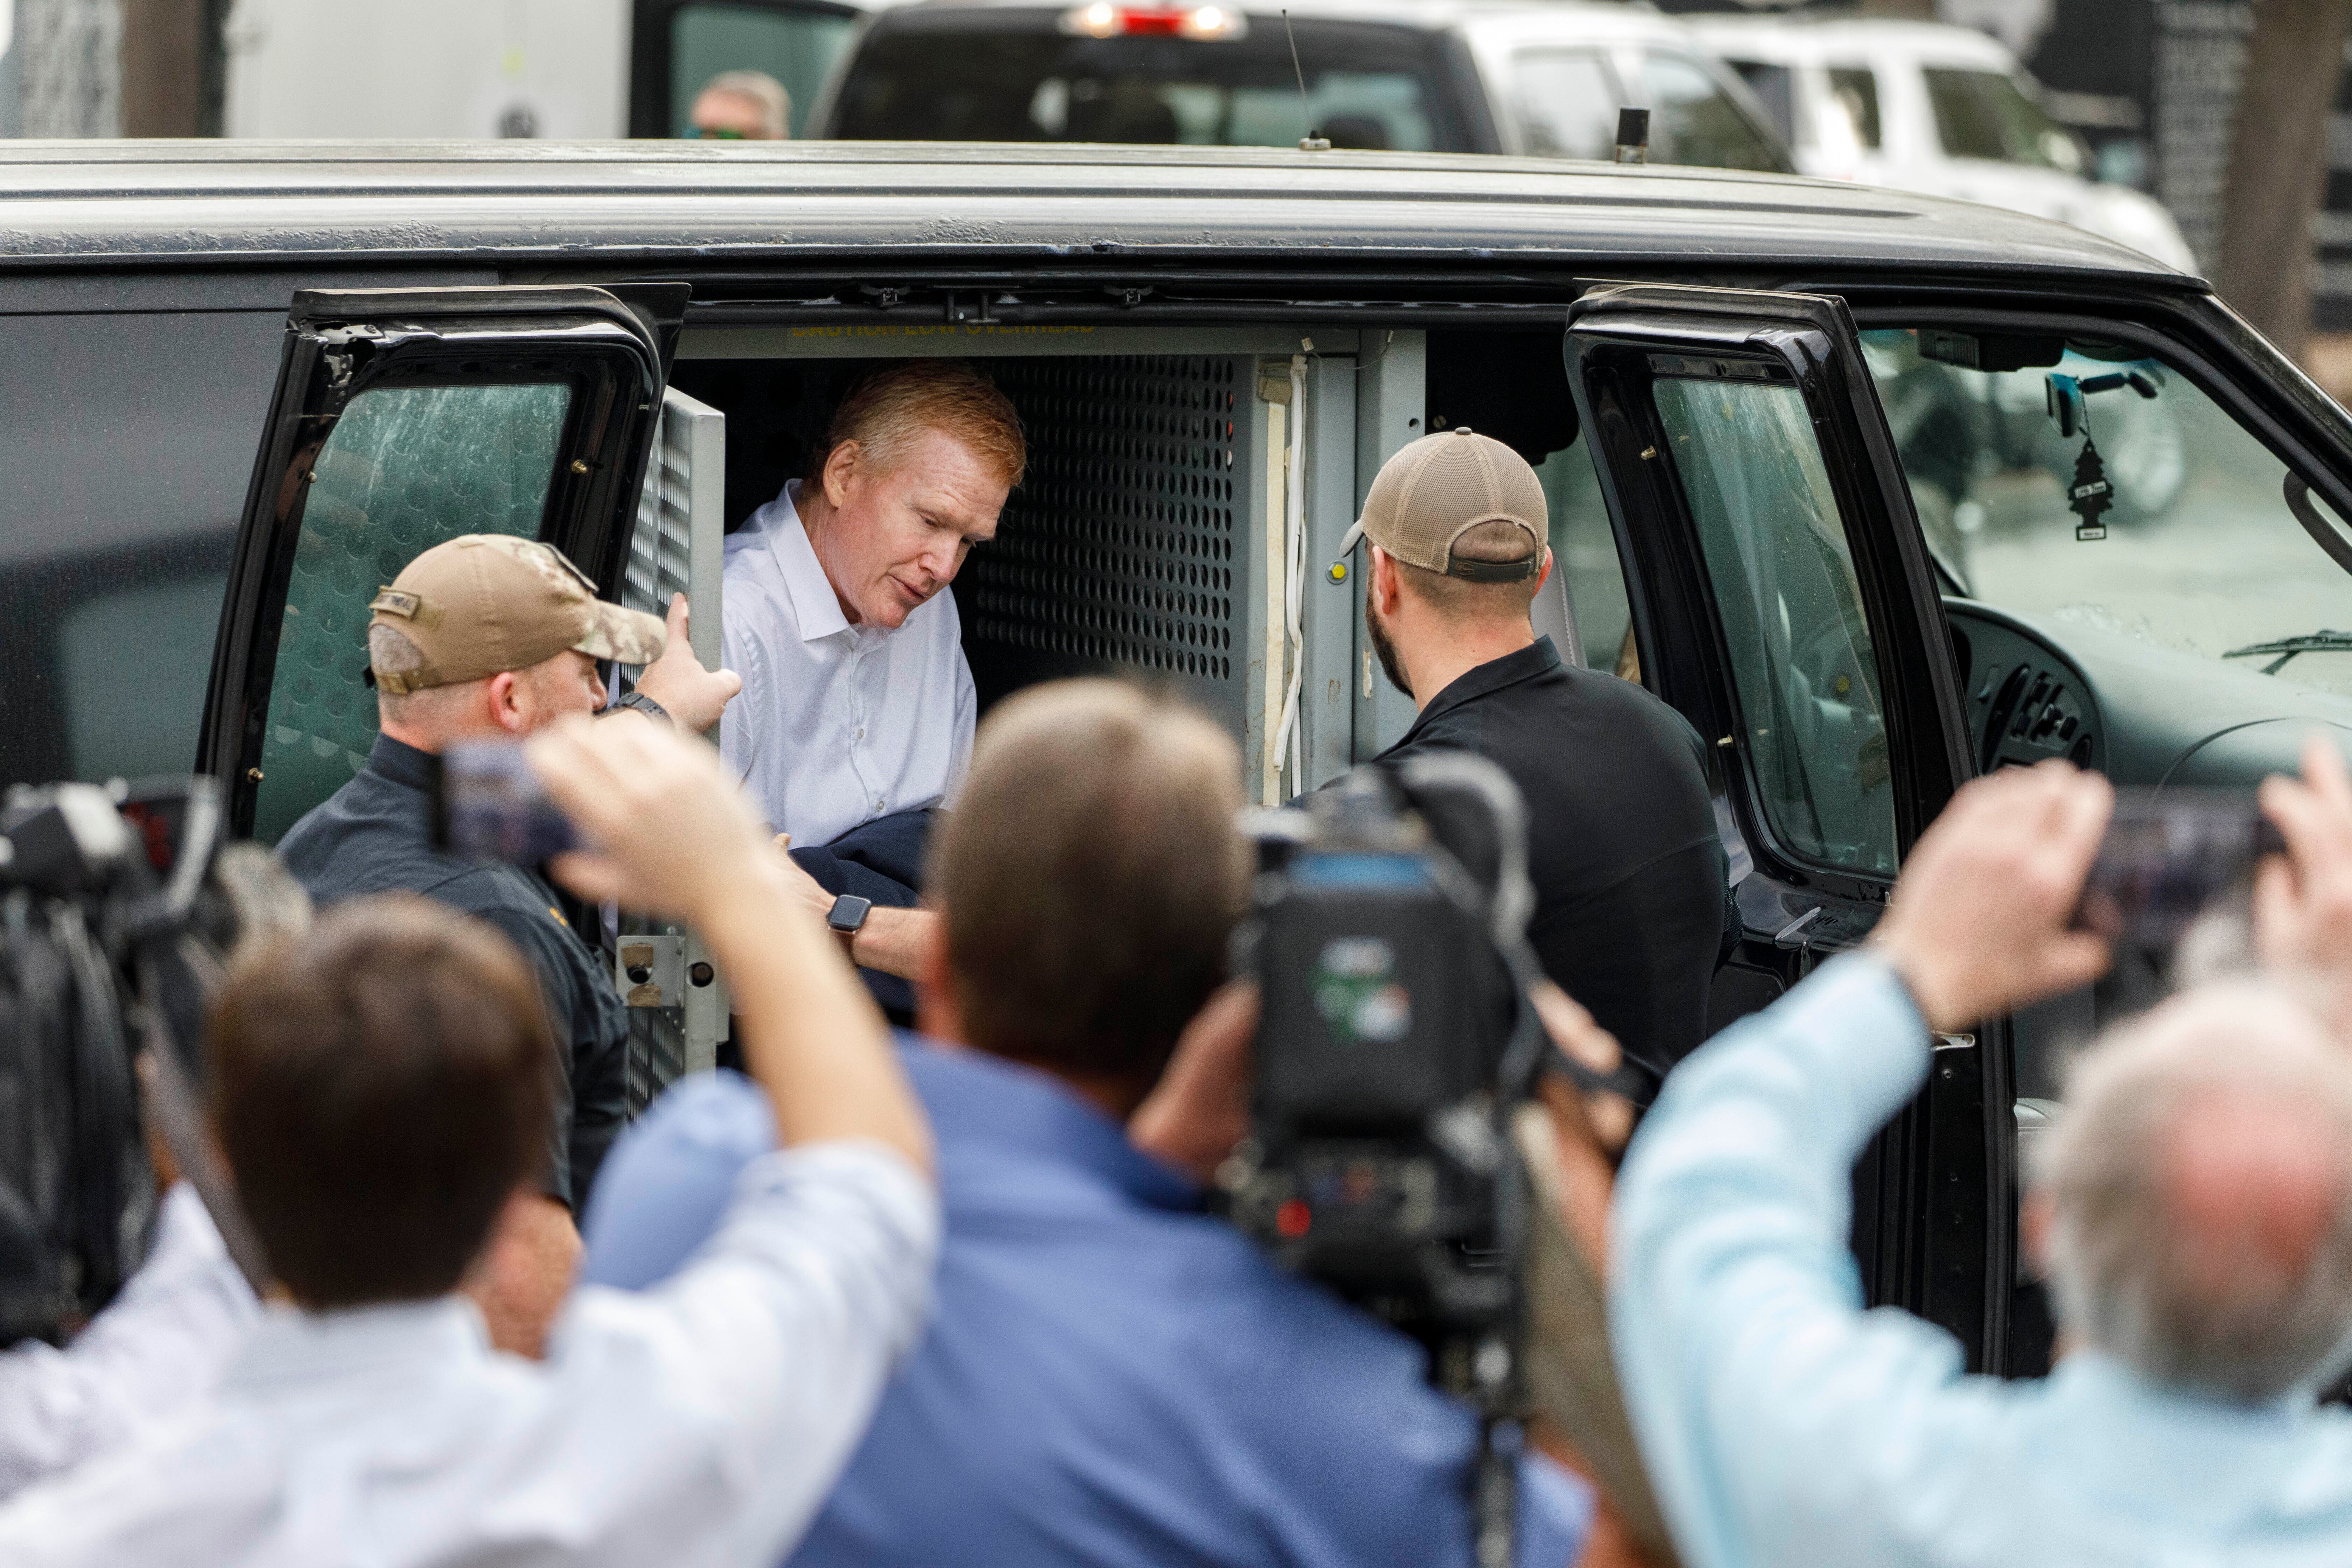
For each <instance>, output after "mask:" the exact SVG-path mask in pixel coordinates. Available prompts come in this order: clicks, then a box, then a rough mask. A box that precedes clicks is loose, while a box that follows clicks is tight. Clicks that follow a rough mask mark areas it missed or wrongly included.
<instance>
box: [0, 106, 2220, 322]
mask: <svg viewBox="0 0 2352 1568" xmlns="http://www.w3.org/2000/svg"><path fill="white" fill-rule="evenodd" d="M848 250H855V251H856V253H857V254H858V256H859V258H861V260H863V259H865V258H871V259H872V260H874V261H876V262H887V261H890V260H898V261H905V262H910V263H919V262H924V261H942V262H945V261H952V260H970V259H974V258H986V259H987V260H989V261H991V262H999V261H1002V262H1006V263H1027V262H1032V261H1038V260H1047V261H1062V262H1068V261H1072V260H1078V259H1084V258H1103V257H1113V258H1118V257H1123V258H1129V259H1150V260H1154V261H1176V260H1186V259H1195V258H1215V259H1216V260H1218V261H1219V263H1220V264H1221V265H1232V264H1236V263H1238V264H1241V265H1254V264H1264V265H1266V266H1269V267H1272V266H1280V265H1282V264H1284V263H1285V262H1288V263H1291V264H1293V265H1295V264H1296V263H1297V261H1298V260H1300V259H1309V260H1312V261H1314V262H1315V263H1317V264H1318V265H1321V264H1325V263H1337V262H1342V261H1378V262H1383V263H1387V264H1389V265H1391V266H1392V265H1395V264H1398V263H1406V264H1411V263H1416V262H1426V263H1432V264H1435V263H1441V262H1442V263H1444V264H1445V265H1448V266H1450V267H1457V268H1458V267H1459V266H1461V265H1463V264H1464V263H1465V262H1466V263H1471V264H1486V263H1497V262H1499V263H1502V264H1505V265H1543V266H1557V265H1563V264H1565V265H1573V266H1586V265H1590V266H1595V267H1606V266H1612V265H1619V266H1622V265H1628V264H1631V263H1633V262H1635V261H1640V262H1643V263H1646V264H1664V265H1673V266H1681V267H1685V268H1688V267H1694V266H1696V267H1699V268H1706V267H1709V266H1718V265H1720V266H1737V267H1748V266H1759V265H1768V266H1775V267H1784V268H1798V269H1803V268H1814V267H1820V266H1823V265H1835V266H1837V267H1838V268H1841V269H1844V270H1852V269H1853V268H1872V269H1874V268H1880V267H1899V268H1910V269H1915V270H1916V269H1918V268H1929V269H1933V270H1937V271H1958V272H1978V273H1982V272H2009V271H2032V272H2035V273H2040V274H2044V275H2047V274H2053V273H2057V274H2073V275H2075V276H2097V277H2104V278H2107V279H2116V280H2120V279H2123V278H2126V277H2136V278H2137V279H2143V280H2152V281H2158V282H2164V281H2169V282H2170V283H2171V284H2172V285H2173V286H2175V287H2181V288H2201V287H2202V286H2201V285H2200V284H2197V283H2196V282H2195V281H2194V280H2192V279H2186V278H2183V277H2182V276H2181V275H2179V274H2178V273H2175V272H2172V271H2171V270H2170V269H2169V268H2166V267H2165V266H2164V265H2163V264H2162V263H2160V262H2158V261H2155V260H2153V259H2151V258H2148V257H2146V256H2143V255H2141V254H2139V253H2138V252H2137V251H2134V250H2131V249H2128V248H2126V247H2123V246H2120V245H2117V244H2115V243H2114V242H2112V241H2109V240H2105V239H2101V238H2099V237H2096V236H2094V235H2090V234H2086V233H2084V232H2083V231H2081V230H2079V229H2074V228H2069V227H2065V226H2062V225H2059V224H2055V223H2051V222H2047V221H2044V220H2042V219H2039V218H2032V217H2026V216H2020V215H2017V214H2013V213H2009V212H2004V211H2000V210H1998V209H1995V208H1991V207H1982V206H1975V205H1967V204H1962V203H1958V202H1950V201H1943V200H1939V199H1937V198H1933V197H1927V196H1918V195H1907V194H1903V193H1898V192H1894V191H1885V190H1877V189H1872V188H1868V187H1864V186H1858V185H1853V184H1842V183H1839V182H1834V181H1825V180H1807V179H1800V178H1796V177H1793V176H1787V175H1772V174H1740V173H1734V172H1730V171H1725V170H1712V169H1691V168H1668V167H1659V166H1642V167H1625V166H1619V165H1615V164H1608V163H1572V162H1566V161H1558V160H1549V159H1528V158H1501V157H1492V156H1470V155H1465V154H1451V153H1360V152H1328V153H1300V152H1297V151H1294V150H1291V149H1286V148H1236V147H1098V146H1078V145H1051V146H1047V145H1033V144H1005V145H961V144H959V145H949V144H944V143H936V142H930V143H924V142H915V143H903V142H789V143H759V142H688V141H678V142H520V141H518V142H391V141H386V142H261V141H250V142H219V141H190V142H23V141H19V142H0V269H11V270H13V269H40V270H55V269H58V268H83V267H88V266H91V265H100V266H110V265H121V264H132V265H139V264H154V263H162V262H173V263H177V262H211V263H219V262H233V263H236V264H241V265H253V264H259V263H265V262H269V261H302V262H309V263H314V264H315V263H318V262H321V261H330V260H331V261H363V260H364V261H373V262H384V261H427V260H436V261H444V262H446V261H453V260H455V261H463V262H470V263H474V264H484V263H490V264H498V265H509V266H520V265H531V266H566V267H580V268H603V267H614V266H629V267H635V266H642V265H655V266H665V267H668V266H680V265H686V266H704V267H707V266H709V265H710V264H712V263H719V264H722V265H737V266H740V265H741V264H743V263H746V262H758V261H762V260H764V261H778V260H787V259H792V258H796V257H805V256H811V255H824V256H827V257H837V256H839V255H841V254H842V253H843V252H845V251H848Z"/></svg>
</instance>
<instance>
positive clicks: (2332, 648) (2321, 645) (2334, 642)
mask: <svg viewBox="0 0 2352 1568" xmlns="http://www.w3.org/2000/svg"><path fill="white" fill-rule="evenodd" d="M2265 653H2274V654H2276V655H2278V657H2277V658H2274V659H2273V660H2271V661H2270V663H2268V664H2266V665H2264V666H2263V674H2264V675H2276V674H2277V673H2278V672H2279V671H2280V670H2281V669H2283V668H2285V667H2286V661H2287V660H2288V659H2291V658H2294V656H2295V655H2296V654H2299V653H2352V632H2331V631H2316V632H2305V633H2304V634H2303V636H2301V637H2281V638H2279V640H2278V641H2276V642H2258V643H2248V644H2247V645H2246V646H2245V647H2233V648H2231V650H2230V651H2229V652H2227V653H2225V654H2223V655H2222V656H2221V657H2222V658H2253V657H2255V656H2256V655H2258V654H2265Z"/></svg>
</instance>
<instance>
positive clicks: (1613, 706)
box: [1342, 428, 1730, 1098]
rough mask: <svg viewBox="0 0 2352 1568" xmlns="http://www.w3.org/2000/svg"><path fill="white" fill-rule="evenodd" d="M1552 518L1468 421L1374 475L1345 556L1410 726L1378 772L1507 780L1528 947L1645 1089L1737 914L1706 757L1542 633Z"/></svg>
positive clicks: (1678, 730) (1684, 1029) (1684, 1047)
mask: <svg viewBox="0 0 2352 1568" xmlns="http://www.w3.org/2000/svg"><path fill="white" fill-rule="evenodd" d="M1547 515H1548V514H1547V511H1546V508H1545V503H1544V493H1543V486H1542V484H1541V482H1540V481H1538V479H1537V478H1536V473H1535V470H1534V469H1533V468H1529V467H1528V463H1527V460H1526V459H1525V458H1521V457H1520V456H1519V455H1518V454H1517V452H1514V451H1513V450H1511V448H1510V447H1506V446H1504V445H1503V444H1502V443H1501V442H1500V441H1496V440H1493V439H1491V438H1489V437H1485V436H1480V435H1476V434H1474V433H1473V432H1471V431H1470V430H1467V429H1463V428H1456V429H1454V430H1449V431H1447V432H1445V433H1444V434H1443V435H1438V436H1425V437H1422V438H1421V439H1420V440H1418V441H1415V442H1413V443H1412V445H1410V446H1408V447H1405V448H1404V449H1403V450H1402V451H1401V452H1399V453H1397V455H1396V456H1395V457H1393V458H1390V459H1389V460H1388V462H1387V463H1386V464H1385V465H1383V466H1382V468H1381V471H1380V474H1379V476H1378V477H1377V478H1376V479H1373V481H1372V488H1371V491H1370V494H1369V495H1368V496H1367V497H1366V498H1365V500H1364V514H1363V516H1362V518H1360V520H1359V521H1357V523H1356V526H1355V527H1354V528H1353V529H1351V530H1349V533H1348V537H1347V542H1346V543H1345V545H1344V546H1343V547H1342V548H1343V550H1352V549H1354V548H1355V544H1356V541H1357V540H1358V539H1359V538H1361V539H1364V540H1367V541H1368V542H1370V550H1369V552H1367V553H1368V555H1369V557H1370V559H1369V560H1368V561H1367V562H1366V570H1365V606H1364V620H1365V626H1366V629H1367V630H1368V631H1369V632H1370V637H1371V641H1372V647H1373V650H1374V651H1375V652H1376V653H1378V654H1379V656H1380V660H1381V668H1383V669H1385V670H1386V671H1387V672H1388V678H1389V679H1390V680H1391V682H1392V683H1394V685H1395V686H1396V688H1397V689H1398V690H1400V691H1402V692H1403V693H1404V694H1405V695H1406V696H1408V697H1411V698H1412V700H1414V702H1415V703H1416V704H1418V705H1419V707H1420V709H1421V716H1420V717H1419V718H1417V719H1415V720H1414V721H1413V723H1412V728H1411V729H1409V730H1407V731H1405V733H1404V738H1403V739H1402V740H1401V741H1399V742H1397V743H1396V744H1395V745H1393V746H1391V747H1390V748H1389V749H1388V750H1387V751H1386V752H1382V753H1381V755H1380V756H1379V757H1378V758H1376V759H1374V760H1375V761H1376V762H1378V763H1384V764H1391V763H1402V761H1403V760H1404V759H1405V758H1407V757H1410V756H1412V755H1415V754H1417V753H1419V752H1429V751H1438V750H1452V751H1461V752H1476V753H1477V754H1478V755H1480V756H1483V757H1486V758H1487V759H1489V760H1490V761H1492V762H1494V763H1496V765H1498V766H1499V767H1501V768H1502V769H1503V771H1504V772H1505V773H1508V774H1510V776H1511V779H1512V782H1514V783H1515V784H1517V785H1518V786H1519V793H1520V794H1521V795H1524V796H1526V798H1527V806H1528V874H1529V876H1530V878H1531V879H1533V881H1534V883H1535V889H1536V909H1535V914H1534V916H1533V918H1532V919H1530V920H1529V921H1528V942H1529V943H1530V944H1531V945H1532V946H1533V947H1534V949H1535V952H1536V956H1537V958H1538V960H1539V961H1540V962H1541V963H1542V964H1543V967H1544V972H1545V973H1547V974H1549V975H1550V976H1551V978H1552V979H1553V980H1554V981H1555V982H1557V983H1558V984H1559V986H1560V988H1561V989H1562V990H1564V991H1566V992H1567V993H1568V994H1570V995H1571V996H1573V997H1575V998H1576V999H1577V1000H1578V1001H1579V1002H1580V1003H1582V1004H1583V1005H1585V1006H1586V1007H1587V1008H1589V1009H1590V1010H1591V1013H1592V1016H1593V1017H1594V1018H1595V1019H1596V1020H1597V1021H1598V1022H1599V1023H1600V1024H1601V1026H1602V1027H1604V1028H1606V1029H1608V1030H1609V1031H1610V1032H1611V1033H1612V1034H1614V1035H1615V1036H1616V1037H1617V1038H1618V1041H1619V1042H1620V1043H1621V1044H1622V1046H1623V1047H1624V1049H1625V1054H1626V1057H1627V1058H1628V1059H1630V1060H1631V1061H1632V1062H1633V1064H1634V1065H1635V1066H1636V1067H1637V1068H1639V1069H1640V1070H1641V1071H1642V1073H1643V1076H1645V1077H1646V1078H1648V1079H1649V1080H1650V1084H1651V1089H1652V1090H1653V1091H1654V1089H1655V1086H1656V1082H1657V1080H1658V1079H1663V1078H1664V1076H1665V1073H1666V1070H1667V1069H1668V1068H1671V1067H1673V1066H1674V1064H1675V1063H1676V1062H1677V1061H1680V1060H1681V1059H1682V1058H1684V1057H1685V1056H1687V1055H1689V1054H1690V1052H1691V1051H1692V1050H1693V1049H1695V1048H1696V1047H1697V1045H1698V1044H1699V1041H1700V1040H1701V1039H1702V1038H1703V1037H1704V1036H1705V1034H1706V1003H1707V989H1708V985H1709V984H1710V982H1711V981H1712V980H1713V978H1714V974H1715V969H1716V964H1717V961H1718V960H1719V958H1720V957H1721V954H1722V951H1723V944H1724V939H1725V935H1726V931H1727V920H1728V919H1729V918H1730V917H1729V903H1728V900H1727V898H1726V896H1725V865H1724V853H1723V843H1722V840H1721V839H1720V837H1718V836H1717V832H1716V826H1715V814H1714V810H1713V808H1712V806H1711V805H1709V802H1708V791H1707V784H1706V750H1705V748H1704V746H1703V745H1702V743H1701V742H1700V741H1699V738H1698V734H1697V731H1694V730H1693V729H1692V728H1691V727H1690V724H1689V723H1688V721H1685V719H1684V718H1683V716H1682V715H1681V714H1679V713H1677V712H1675V710H1673V709H1671V708H1669V707H1667V706H1666V705H1665V704H1664V702H1662V701H1660V700H1658V699H1657V698H1655V697H1653V696H1652V695H1651V694H1650V693H1649V692H1648V691H1646V690H1644V689H1643V688H1641V687H1640V686H1637V685H1635V684H1633V682H1631V681H1627V680H1621V679H1618V678H1617V677H1615V676H1613V675H1603V674H1601V673H1600V672H1598V671H1595V670H1589V669H1576V668H1570V667H1569V666H1567V665H1565V664H1563V663H1562V662H1561V660H1560V657H1559V651H1558V650H1557V649H1556V648H1554V647H1552V644H1551V640H1550V639H1549V637H1537V636H1536V634H1535V628H1534V627H1533V626H1532V625H1531V624H1530V623H1529V619H1528V606H1529V605H1530V604H1531V603H1532V602H1533V600H1534V598H1535V593H1536V589H1537V588H1538V586H1539V585H1540V584H1542V582H1543V579H1544V577H1545V575H1546V574H1547V573H1548V572H1549V567H1550V552H1549V550H1548V549H1547V548H1546V546H1545V542H1544V541H1545V538H1546V536H1547V535H1548V533H1549V528H1548V527H1547ZM1645 1098H1646V1097H1645Z"/></svg>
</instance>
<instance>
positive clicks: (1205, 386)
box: [956, 354, 1254, 734]
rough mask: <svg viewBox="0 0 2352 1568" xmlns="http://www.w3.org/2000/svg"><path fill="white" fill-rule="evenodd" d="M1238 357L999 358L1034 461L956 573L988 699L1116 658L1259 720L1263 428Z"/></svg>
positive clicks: (969, 650) (1218, 711)
mask: <svg viewBox="0 0 2352 1568" xmlns="http://www.w3.org/2000/svg"><path fill="white" fill-rule="evenodd" d="M1253 364H1254V361H1253V359H1252V358H1251V357H1250V356H1247V355H1240V354H1119V355H1104V356H1087V357H1083V358H1080V357H1068V358H1062V357H1050V358H1048V357H1040V358H1024V359H1000V360H993V361H991V362H989V370H990V373H991V374H992V375H993V376H994V378H995V380H996V384H997V385H998V386H999V387H1001V388H1002V389H1003V392H1004V394H1005V395H1006V396H1007V397H1009V398H1011V399H1012V401H1013V406H1014V407H1015V408H1017V409H1018V410H1019V411H1020V414H1021V423H1022V426H1023V428H1024V430H1025V431H1026V433H1027V436H1028V440H1029V474H1028V478H1027V479H1025V480H1024V482H1023V483H1022V486H1021V488H1020V489H1019V490H1018V491H1017V492H1016V493H1015V494H1014V496H1013V500H1012V502H1011V503H1010V504H1009V505H1008V506H1007V507H1006V508H1005V511H1004V516H1003V520H1002V521H1001V523H1000V525H999V527H998V530H997V535H996V540H995V542H993V543H992V544H990V545H989V546H987V547H986V548H985V549H982V550H979V551H975V552H973V554H972V557H971V562H970V563H969V564H968V565H967V566H966V567H965V569H964V572H963V574H962V575H961V577H960V578H959V580H958V581H957V583H956V599H957V603H958V605H959V606H960V607H961V611H962V615H963V618H964V647H965V651H966V654H967V655H968V657H969V658H971V666H972V676H973V679H974V680H975V681H976V682H977V683H978V684H979V686H980V689H981V700H982V703H983V704H985V703H987V702H990V701H992V700H995V699H996V698H997V697H1000V696H1003V695H1004V694H1005V693H1007V692H1009V691H1011V690H1013V689H1016V688H1018V687H1021V686H1024V685H1026V684H1028V683H1030V682H1032V681H1035V680H1044V679H1053V678H1055V677H1056V676H1066V675H1076V674H1086V673H1098V672H1105V671H1114V672H1118V673H1128V674H1136V675H1141V676H1144V677H1147V678H1151V679H1162V680H1168V681H1171V682H1173V683H1175V684H1177V685H1179V686H1181V688H1182V689H1184V691H1185V693H1186V695H1187V696H1189V697H1190V698H1191V699H1192V700H1193V701H1195V702H1197V703H1198V704H1200V705H1201V706H1202V708H1203V709H1205V710H1208V711H1209V712H1210V713H1212V714H1213V715H1214V716H1216V717H1218V718H1219V719H1222V720H1223V721H1226V722H1228V723H1230V724H1231V725H1232V726H1233V727H1234V731H1235V732H1236V733H1237V734H1238V733H1239V732H1240V731H1242V729H1243V727H1244V723H1245V722H1246V721H1247V720H1248V718H1249V717H1250V715H1249V712H1248V708H1249V692H1248V684H1249V683H1248V680H1247V679H1246V678H1247V673H1248V669H1249V665H1250V658H1251V652H1250V648H1251V645H1250V642H1249V631H1248V628H1249V626H1250V624H1251V623H1250V615H1249V607H1248V598H1247V584H1248V583H1249V581H1250V574H1249V571H1248V564H1247V563H1248V560H1249V555H1248V552H1249V545H1250V538H1251V531H1250V530H1251V523H1250V510H1249V509H1250V499H1251V490H1250V484H1251V475H1252V472H1253V468H1252V463H1251V458H1250V448H1249V444H1248V443H1249V436H1250V431H1251V428H1252V425H1251V416H1250V407H1249V404H1250V399H1251V395H1252V394H1251V375H1252V366H1253Z"/></svg>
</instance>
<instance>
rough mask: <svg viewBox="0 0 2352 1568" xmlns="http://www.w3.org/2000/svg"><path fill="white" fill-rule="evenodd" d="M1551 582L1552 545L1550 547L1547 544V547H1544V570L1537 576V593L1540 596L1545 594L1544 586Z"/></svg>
mask: <svg viewBox="0 0 2352 1568" xmlns="http://www.w3.org/2000/svg"><path fill="white" fill-rule="evenodd" d="M1550 581H1551V546H1550V545H1549V544H1547V545H1545V546H1544V563H1543V570H1542V571H1540V572H1538V573H1537V574H1536V592H1537V593H1538V594H1540V593H1542V592H1543V585H1544V584H1547V583H1549V582H1550Z"/></svg>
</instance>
